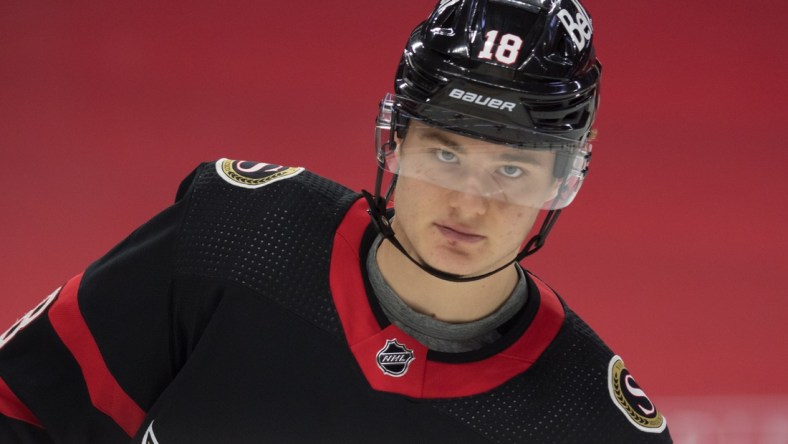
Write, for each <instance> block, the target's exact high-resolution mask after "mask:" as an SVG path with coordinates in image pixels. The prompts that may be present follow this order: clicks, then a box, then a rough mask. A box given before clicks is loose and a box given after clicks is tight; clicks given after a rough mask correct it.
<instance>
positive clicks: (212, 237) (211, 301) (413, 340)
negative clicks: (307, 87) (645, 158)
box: [0, 0, 671, 444]
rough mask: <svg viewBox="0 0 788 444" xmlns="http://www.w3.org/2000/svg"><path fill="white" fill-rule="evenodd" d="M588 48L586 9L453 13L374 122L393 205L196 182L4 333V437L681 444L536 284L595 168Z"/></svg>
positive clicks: (489, 6)
mask: <svg viewBox="0 0 788 444" xmlns="http://www.w3.org/2000/svg"><path fill="white" fill-rule="evenodd" d="M592 43H593V28H592V23H591V19H590V18H589V16H588V15H587V13H586V11H585V10H584V9H583V7H582V6H581V5H580V4H579V3H578V2H577V1H576V0H555V1H550V2H546V1H541V0H443V1H441V2H440V3H439V4H438V5H437V7H436V9H435V10H434V11H433V12H432V14H431V15H430V17H429V18H428V20H426V21H425V22H423V23H422V24H420V25H419V26H418V27H417V28H416V29H415V30H414V32H413V33H412V34H411V35H410V38H409V40H408V42H407V45H406V47H405V51H404V54H403V56H402V59H401V61H400V64H399V69H398V70H397V74H396V79H395V90H394V94H391V95H388V96H386V97H385V98H384V100H383V101H382V102H381V104H380V111H379V117H378V121H377V132H376V135H377V149H378V150H377V156H378V157H377V161H378V166H379V168H378V177H377V181H376V186H375V189H374V192H372V193H368V192H364V193H361V194H359V193H355V192H352V191H350V190H348V189H346V188H344V187H343V186H341V185H339V184H336V183H334V182H331V181H329V180H327V179H324V178H321V177H318V176H316V175H315V174H312V173H311V172H309V171H306V170H304V169H303V168H297V167H285V166H279V165H274V164H268V163H260V162H248V161H236V160H229V159H220V160H218V161H216V162H211V163H208V164H204V165H202V166H200V167H198V168H197V169H196V170H195V171H194V172H193V173H192V174H191V175H190V176H189V177H188V178H187V179H185V180H184V182H183V184H182V186H181V188H180V189H179V190H178V193H177V198H176V202H175V204H174V205H172V206H171V207H170V208H168V209H167V210H165V211H163V212H162V213H161V214H160V215H158V216H157V217H155V218H153V219H152V220H150V221H149V222H148V223H146V224H145V225H143V226H142V227H140V228H139V229H138V230H136V231H135V232H134V233H132V234H131V235H130V236H129V237H128V238H127V239H125V240H124V241H123V242H121V243H120V244H119V245H118V246H116V247H115V248H114V249H113V250H111V251H110V252H109V253H107V254H106V255H105V256H104V257H102V258H101V259H99V260H98V261H97V262H95V263H93V264H92V265H90V266H89V267H88V268H87V269H86V270H85V271H84V273H82V274H80V275H78V276H76V277H74V278H72V279H70V280H68V281H67V282H66V283H65V284H64V285H63V286H62V287H61V288H59V289H58V290H56V291H55V292H53V293H52V294H51V295H50V296H49V297H47V298H46V299H45V300H44V301H43V302H42V303H41V304H40V305H39V306H37V307H36V308H34V309H33V310H32V311H30V312H29V313H28V314H27V315H26V316H24V317H23V318H22V319H21V320H20V321H19V322H17V323H16V324H15V325H14V326H12V327H11V328H10V329H9V330H8V331H7V332H6V333H4V334H3V335H2V336H0V442H3V443H16V442H22V443H50V442H52V443H101V444H106V443H121V442H133V443H144V444H167V443H216V442H228V443H259V442H331V443H334V442H336V443H356V442H359V443H361V442H363V443H385V442H397V443H402V442H461V443H509V442H524V443H666V442H671V441H670V437H669V435H668V431H667V427H666V421H665V418H664V417H663V416H662V415H661V414H660V412H659V411H658V410H657V409H656V407H655V406H654V404H653V403H652V402H651V401H650V400H649V398H648V397H647V396H646V394H645V393H644V391H643V390H642V389H641V388H640V387H639V386H638V385H637V383H636V382H635V380H634V379H633V377H632V375H631V374H630V373H629V372H628V371H627V368H626V366H625V365H624V362H623V361H622V359H621V358H619V357H618V356H616V355H615V354H614V353H613V352H612V351H611V350H610V349H609V348H608V347H607V346H606V345H605V344H604V343H603V342H602V341H601V340H600V339H599V338H598V337H597V335H596V334H594V332H593V331H592V330H591V329H590V328H589V327H588V326H587V325H586V324H585V323H583V321H582V320H581V319H579V318H578V316H577V315H575V314H574V313H573V312H572V311H571V310H570V309H569V308H568V307H567V305H566V304H565V303H564V301H563V300H562V299H560V298H559V297H558V296H557V295H556V293H555V292H554V291H553V290H552V289H551V288H550V287H548V286H547V285H546V284H545V283H544V282H542V281H540V280H539V279H538V278H536V277H535V276H533V275H532V274H531V273H529V272H528V271H526V270H524V269H523V268H521V267H520V265H519V263H518V262H519V260H521V259H523V258H524V257H526V256H527V255H529V254H531V253H533V252H535V251H536V250H538V249H539V248H540V247H542V245H543V244H544V242H545V240H546V237H547V235H548V233H549V231H550V228H551V227H552V226H553V224H554V223H555V222H556V220H557V217H558V215H559V214H560V212H561V209H562V208H563V207H565V206H566V205H568V204H569V203H570V202H571V201H572V200H573V199H574V197H575V195H576V194H577V192H578V190H579V188H580V186H581V184H582V182H583V179H584V177H585V175H586V173H587V169H588V162H589V159H590V155H591V147H590V144H589V135H590V134H591V131H592V130H591V128H592V123H593V120H594V115H595V113H596V110H597V104H598V97H599V81H600V73H601V71H600V69H601V68H600V65H599V62H598V61H597V59H596V56H595V54H594V49H593V45H592ZM541 213H545V214H544V215H543V216H542V217H540V214H541ZM533 227H536V229H535V230H533V231H534V232H535V234H531V233H532V228H533Z"/></svg>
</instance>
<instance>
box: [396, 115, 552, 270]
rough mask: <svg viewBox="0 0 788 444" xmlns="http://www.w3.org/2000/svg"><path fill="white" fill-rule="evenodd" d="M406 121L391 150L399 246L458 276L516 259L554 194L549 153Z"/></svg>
mask: <svg viewBox="0 0 788 444" xmlns="http://www.w3.org/2000/svg"><path fill="white" fill-rule="evenodd" d="M411 125H412V126H411V128H410V129H409V130H408V133H407V136H406V137H405V139H404V140H402V141H400V142H401V143H400V144H399V148H398V152H397V155H398V164H399V172H400V174H399V177H398V182H397V185H396V190H395V196H394V205H395V208H396V216H395V217H394V221H393V227H394V230H395V233H396V235H397V238H398V239H399V240H400V242H401V243H402V245H403V246H404V247H405V248H406V249H407V250H408V252H409V253H410V254H411V255H413V256H414V257H415V258H417V259H418V260H420V261H423V262H425V263H426V264H428V265H429V266H431V267H433V268H436V269H438V270H441V271H444V272H447V273H452V274H457V275H464V276H472V275H478V274H482V273H484V272H487V271H490V270H492V269H494V268H497V267H499V266H501V265H503V264H505V263H507V262H509V261H511V260H512V259H514V257H515V256H516V255H517V253H518V252H519V251H520V248H521V246H522V243H523V242H524V240H525V238H526V236H527V235H528V232H529V231H530V230H531V227H532V226H533V224H534V221H535V219H536V217H537V215H538V213H539V210H540V208H541V207H542V206H543V205H544V203H545V202H546V201H549V200H550V198H552V197H553V196H554V195H555V192H556V189H557V187H558V183H557V180H556V179H555V178H554V177H553V175H552V171H553V165H554V162H555V154H554V153H551V152H546V151H535V150H531V151H526V150H518V149H515V148H510V147H506V146H503V145H497V144H493V143H488V142H483V141H479V140H476V139H471V138H468V137H464V136H461V135H458V134H455V133H451V132H448V131H442V130H439V129H435V128H431V127H428V126H426V125H423V124H421V123H419V122H412V124H411Z"/></svg>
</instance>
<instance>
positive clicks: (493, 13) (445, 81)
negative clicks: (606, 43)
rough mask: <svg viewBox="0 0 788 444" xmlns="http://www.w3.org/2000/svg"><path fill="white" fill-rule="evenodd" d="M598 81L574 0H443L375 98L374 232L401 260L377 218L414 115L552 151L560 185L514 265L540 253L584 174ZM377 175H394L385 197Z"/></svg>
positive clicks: (588, 28) (473, 134)
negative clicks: (388, 86)
mask: <svg viewBox="0 0 788 444" xmlns="http://www.w3.org/2000/svg"><path fill="white" fill-rule="evenodd" d="M600 77H601V65H600V63H599V61H598V60H597V58H596V55H595V51H594V48H593V27H592V23H591V19H590V17H589V16H588V14H587V12H586V11H585V9H584V8H583V7H582V6H581V5H580V3H579V2H578V1H577V0H441V1H440V2H439V3H438V4H437V6H436V8H435V9H434V11H433V12H432V14H431V15H430V16H429V18H428V19H427V20H426V21H424V22H422V23H421V24H419V25H418V26H417V27H416V28H415V29H414V30H413V32H412V33H411V34H410V36H409V39H408V42H407V44H406V46H405V50H404V52H403V55H402V58H401V60H400V63H399V66H398V69H397V73H396V77H395V83H394V90H395V93H394V94H393V95H387V96H386V98H385V99H384V100H383V101H382V102H381V107H380V113H379V116H378V120H377V131H376V139H377V140H376V144H377V159H378V164H379V167H380V168H379V171H378V181H377V182H378V183H377V184H376V193H375V195H374V196H371V195H368V199H369V200H370V204H371V207H372V213H373V220H374V221H375V222H376V224H377V225H378V226H379V228H380V229H381V232H383V234H384V235H386V237H387V238H389V239H390V240H392V242H393V243H394V244H395V245H397V246H398V248H400V250H402V251H403V253H405V254H406V255H408V254H407V252H405V251H404V249H403V248H401V246H399V245H398V242H397V241H396V239H395V238H394V235H393V232H392V230H391V229H390V227H389V226H388V223H387V220H386V219H385V217H383V214H384V209H385V205H386V202H387V201H388V199H389V198H390V196H391V193H392V187H393V184H394V183H395V182H396V176H397V175H398V174H407V173H406V172H404V171H400V170H399V169H398V168H399V165H398V164H397V163H396V162H392V161H390V159H394V158H395V157H396V156H394V153H395V152H396V147H397V144H396V138H400V139H402V138H404V137H405V136H406V134H407V131H408V129H409V128H410V127H411V125H409V123H410V122H412V121H413V120H414V119H415V120H418V121H420V122H422V123H424V124H425V125H427V126H430V127H436V128H440V129H443V130H447V131H451V132H455V133H457V134H460V135H463V136H467V137H470V138H474V139H479V140H482V141H484V142H491V143H494V144H500V145H504V146H509V147H512V148H515V149H526V150H550V151H554V152H556V162H555V168H554V171H553V174H554V176H555V177H556V178H559V179H560V180H561V183H562V185H561V187H560V190H559V192H558V194H557V196H556V197H555V198H554V199H552V200H551V201H549V202H548V203H546V204H545V206H544V207H543V208H545V209H548V210H549V212H548V214H547V216H546V217H545V219H544V222H543V223H542V228H541V230H540V231H539V234H537V235H536V236H534V237H533V238H532V239H530V240H529V241H528V242H527V243H526V246H525V247H524V248H523V250H522V251H521V253H520V254H519V255H518V257H517V259H516V260H520V259H522V258H524V257H525V256H527V255H529V254H531V253H533V252H535V251H536V250H538V249H539V248H540V247H541V246H542V245H543V243H544V241H545V238H546V236H547V234H548V233H549V230H550V228H551V227H552V225H553V224H554V223H555V220H556V218H557V217H558V215H559V214H560V209H561V208H563V207H564V206H566V205H568V204H569V203H570V202H571V201H572V200H573V199H574V196H575V195H576V193H577V191H578V190H579V188H580V185H581V184H582V182H583V179H584V178H585V175H586V173H587V167H588V162H589V159H590V151H591V150H590V144H589V143H588V139H589V134H590V133H591V127H592V124H593V121H594V116H595V113H596V110H597V105H598V101H599V82H600ZM384 170H388V171H390V172H392V173H394V174H395V176H394V182H393V183H392V185H391V186H390V187H389V189H388V191H387V192H385V193H382V192H381V191H382V190H381V188H382V175H383V171H384ZM411 260H413V259H412V258H411ZM414 262H416V261H415V260H414ZM508 265H509V264H507V266H508ZM420 266H422V265H420ZM422 268H425V269H426V270H427V271H430V272H433V274H435V275H436V276H439V277H442V278H447V279H451V280H456V281H463V280H471V279H479V278H482V277H485V276H488V275H490V274H492V273H495V272H497V271H499V270H500V269H503V268H505V266H504V267H501V268H500V269H498V270H493V271H492V272H490V273H487V274H485V275H483V276H475V277H457V276H452V275H447V274H445V273H442V272H440V271H437V270H430V269H429V267H425V266H422Z"/></svg>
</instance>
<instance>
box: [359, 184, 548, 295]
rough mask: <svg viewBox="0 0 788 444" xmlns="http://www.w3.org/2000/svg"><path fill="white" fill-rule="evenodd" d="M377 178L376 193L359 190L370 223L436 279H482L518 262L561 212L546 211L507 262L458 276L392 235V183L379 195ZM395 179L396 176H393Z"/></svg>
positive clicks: (537, 245) (539, 244)
mask: <svg viewBox="0 0 788 444" xmlns="http://www.w3.org/2000/svg"><path fill="white" fill-rule="evenodd" d="M378 174H379V178H378V181H377V182H378V183H376V187H375V188H377V190H376V192H377V195H376V196H373V195H372V194H371V193H370V192H368V191H366V190H361V194H362V195H363V196H364V199H366V201H367V204H368V205H369V210H368V212H369V215H370V217H371V218H372V223H373V224H374V225H375V228H376V229H377V230H378V232H379V233H380V234H382V235H383V237H384V238H385V239H387V240H388V241H389V242H391V244H392V245H394V247H395V248H396V249H397V250H399V251H400V252H401V253H402V254H403V255H405V257H407V258H408V259H409V260H410V261H411V262H413V263H414V264H416V266H418V267H419V268H421V269H422V270H424V271H425V272H427V273H429V274H430V275H432V276H435V277H436V278H438V279H443V280H445V281H450V282H472V281H478V280H480V279H484V278H486V277H489V276H492V275H493V274H495V273H498V272H499V271H502V270H504V269H506V268H508V267H509V266H511V265H512V264H514V263H515V262H519V261H521V260H522V259H524V258H525V257H527V256H530V255H531V254H534V253H536V252H537V251H538V250H539V249H540V248H542V246H543V245H544V243H545V241H546V240H547V235H548V234H549V233H550V230H552V228H553V225H555V222H556V220H558V216H559V215H560V214H561V210H560V209H554V210H550V211H548V212H547V216H545V219H544V221H543V222H542V227H541V228H540V229H539V232H538V233H537V234H535V235H534V236H533V237H532V238H531V239H529V240H528V242H527V243H526V244H525V246H524V247H523V249H522V250H520V252H519V253H518V254H517V256H516V257H515V258H514V259H512V260H511V261H509V262H507V263H506V264H504V265H501V266H500V267H498V268H496V269H494V270H492V271H489V272H487V273H484V274H480V275H476V276H460V275H456V274H451V273H446V272H444V271H441V270H438V269H436V268H433V267H431V266H429V265H428V264H425V263H422V262H419V261H417V260H416V259H415V258H414V257H413V256H411V255H410V253H408V252H407V251H406V250H405V247H403V246H402V244H401V243H400V242H399V240H397V237H396V236H395V235H394V230H393V229H392V228H391V222H390V221H389V219H388V217H386V202H387V201H388V198H389V197H390V194H391V189H392V188H393V184H392V185H391V187H390V188H389V192H387V193H386V197H385V198H384V197H381V196H380V176H382V172H380V171H379V173H378ZM395 180H396V178H395Z"/></svg>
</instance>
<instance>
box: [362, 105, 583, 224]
mask: <svg viewBox="0 0 788 444" xmlns="http://www.w3.org/2000/svg"><path fill="white" fill-rule="evenodd" d="M407 101H408V99H403V98H401V97H396V96H393V95H391V94H389V95H387V96H386V98H385V99H384V100H383V102H381V108H380V114H379V116H378V119H377V127H376V134H375V136H376V146H377V156H378V157H377V158H378V164H379V165H380V167H381V168H383V169H385V170H387V171H389V172H391V173H394V174H397V175H399V176H401V177H407V178H410V179H416V180H420V181H423V182H424V183H425V185H431V186H438V187H441V188H445V189H447V190H451V191H456V192H460V193H466V194H469V195H474V196H479V197H482V198H485V199H492V200H496V201H500V202H504V203H507V204H512V205H521V206H526V207H531V208H537V209H558V208H563V207H565V206H567V205H569V204H570V203H571V202H572V200H573V199H574V197H575V196H576V195H577V192H578V190H579V189H580V186H581V185H582V182H583V179H584V178H585V175H586V172H587V168H588V162H589V159H590V155H591V145H590V144H588V143H586V142H585V141H576V140H568V139H563V138H561V137H558V136H555V135H549V134H544V133H538V132H530V133H529V130H524V129H515V128H506V129H505V131H506V132H507V133H511V132H513V131H518V132H519V135H518V136H519V137H520V140H518V142H517V143H516V144H510V143H503V142H501V141H498V140H491V138H490V137H487V136H486V135H487V134H494V131H499V130H500V128H501V125H500V124H494V123H491V122H485V121H483V120H481V119H479V118H476V117H474V116H468V115H461V114H458V113H456V112H450V111H448V110H446V109H438V107H434V106H432V105H426V106H425V105H424V104H418V105H417V104H415V103H414V104H413V105H414V106H416V105H417V106H418V107H419V108H418V113H419V115H420V116H440V117H441V121H440V122H439V123H436V122H437V120H429V119H428V118H424V117H418V118H417V117H414V116H413V115H412V114H410V113H409V112H408V111H407V110H408V109H409V107H408V105H409V103H407ZM410 109H416V108H410ZM447 116H450V117H451V118H446V117H447ZM523 133H525V134H523ZM528 140H531V141H532V142H528Z"/></svg>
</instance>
